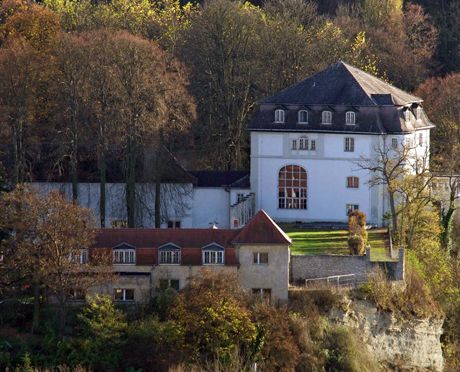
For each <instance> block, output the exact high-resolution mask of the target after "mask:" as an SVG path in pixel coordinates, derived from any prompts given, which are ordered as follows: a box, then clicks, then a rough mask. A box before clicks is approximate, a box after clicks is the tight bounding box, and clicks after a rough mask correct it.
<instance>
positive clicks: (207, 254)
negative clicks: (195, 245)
mask: <svg viewBox="0 0 460 372" xmlns="http://www.w3.org/2000/svg"><path fill="white" fill-rule="evenodd" d="M202 252H203V265H223V264H224V247H222V246H221V245H220V244H217V243H211V244H208V245H205V246H204V247H203V248H202Z"/></svg>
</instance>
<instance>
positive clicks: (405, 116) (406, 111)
mask: <svg viewBox="0 0 460 372" xmlns="http://www.w3.org/2000/svg"><path fill="white" fill-rule="evenodd" d="M404 120H405V121H410V109H409V108H406V109H405V110H404Z"/></svg>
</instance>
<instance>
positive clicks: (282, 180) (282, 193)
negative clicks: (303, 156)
mask: <svg viewBox="0 0 460 372" xmlns="http://www.w3.org/2000/svg"><path fill="white" fill-rule="evenodd" d="M278 208H281V209H307V172H306V171H305V169H304V168H302V167H301V166H299V165H287V166H285V167H283V168H281V170H280V171H279V175H278Z"/></svg>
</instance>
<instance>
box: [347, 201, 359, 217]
mask: <svg viewBox="0 0 460 372" xmlns="http://www.w3.org/2000/svg"><path fill="white" fill-rule="evenodd" d="M357 210H359V205H358V204H347V216H349V215H350V213H352V212H353V211H357Z"/></svg>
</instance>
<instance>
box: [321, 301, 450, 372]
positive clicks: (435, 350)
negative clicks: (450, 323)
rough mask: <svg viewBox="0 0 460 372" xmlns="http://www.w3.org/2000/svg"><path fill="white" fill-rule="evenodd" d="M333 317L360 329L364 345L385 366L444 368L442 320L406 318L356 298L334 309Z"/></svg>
mask: <svg viewBox="0 0 460 372" xmlns="http://www.w3.org/2000/svg"><path fill="white" fill-rule="evenodd" d="M330 320H331V321H332V322H333V323H336V324H342V325H344V326H347V327H352V328H355V329H357V331H358V332H357V334H358V337H360V338H361V340H362V341H363V344H365V345H367V346H368V348H369V350H370V352H371V353H372V354H373V355H374V357H375V358H376V359H377V360H378V361H379V362H380V363H382V364H383V365H386V366H397V367H398V369H402V370H411V371H420V370H432V371H442V369H443V365H444V359H443V356H442V350H441V342H440V337H441V335H442V324H443V320H442V319H439V318H432V319H411V320H402V319H398V318H397V317H395V316H394V315H393V314H392V313H390V312H384V311H379V310H377V308H376V307H375V306H374V305H373V304H372V303H370V302H368V301H359V300H353V301H348V302H347V303H344V306H343V307H342V309H339V310H333V311H332V312H331V313H330Z"/></svg>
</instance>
